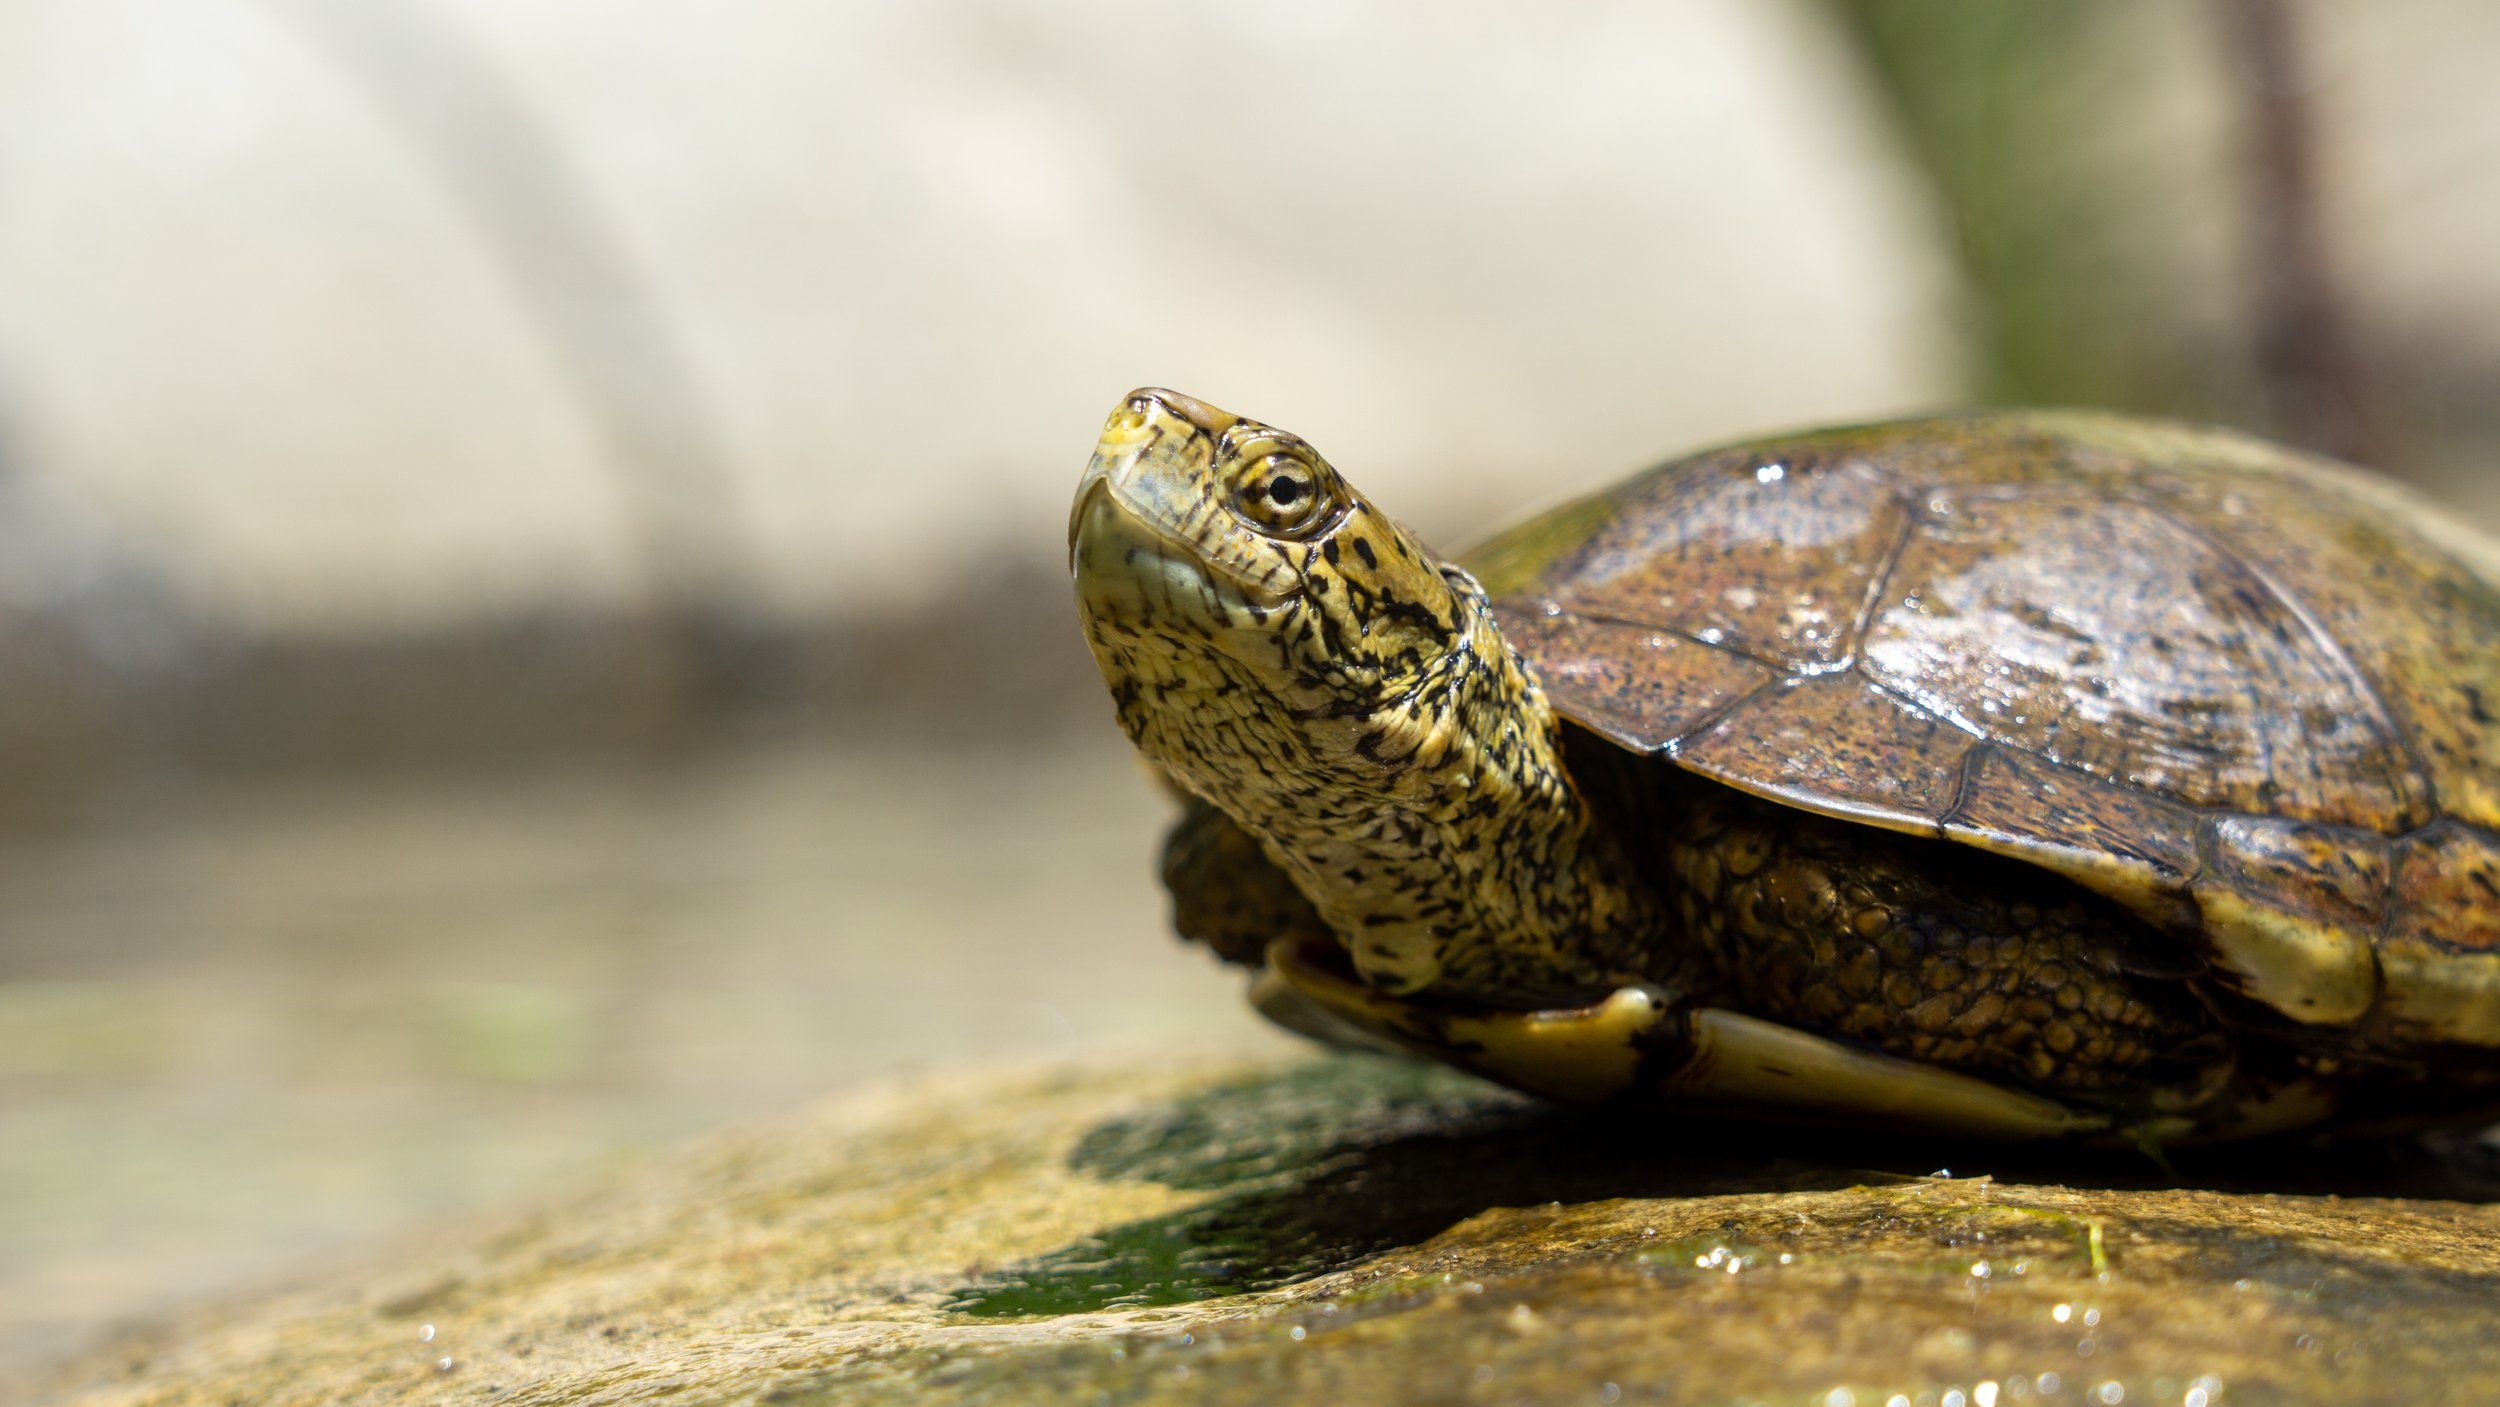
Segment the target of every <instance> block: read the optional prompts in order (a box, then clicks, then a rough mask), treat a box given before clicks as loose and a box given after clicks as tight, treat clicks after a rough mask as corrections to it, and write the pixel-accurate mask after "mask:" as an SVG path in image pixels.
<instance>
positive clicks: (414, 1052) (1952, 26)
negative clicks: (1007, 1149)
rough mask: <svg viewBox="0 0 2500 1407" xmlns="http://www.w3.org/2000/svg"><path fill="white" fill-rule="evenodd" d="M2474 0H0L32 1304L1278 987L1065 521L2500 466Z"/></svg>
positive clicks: (1466, 527)
mask: <svg viewBox="0 0 2500 1407" xmlns="http://www.w3.org/2000/svg"><path fill="white" fill-rule="evenodd" d="M2495 58H2500V7H2493V6H2490V5H2487V4H2483V3H2479V0H2376V2H2375V3H2372V4H2369V5H2352V4H2329V3H2325V0H2209V2H2200V3H2181V0H2102V3H2096V4H2092V5H2076V4H2071V3H2066V2H2065V0H2002V3H1996V4H1988V5H1975V4H1967V3H1957V0H1654V3H1646V4H1639V3H1602V0H1601V2H1599V3H1585V4H1579V5H1570V6H1560V7H1557V6H1550V5H1548V6H1534V7H1531V6H1521V5H1505V4H1493V3H1485V2H1484V0H1441V2H1440V3H1435V4H1425V3H1421V0H1404V2H1403V3H1392V2H1391V0H1370V2H1369V3H1362V2H1360V0H1349V3H1339V4H1330V3H1322V0H1232V3H1218V0H1174V3H1167V4H1162V5H1157V6H1154V7H1152V8H1151V9H1148V8H1145V7H1141V6H1136V5H1133V4H1115V3H1111V0H1051V2H1050V3H1040V2H1039V0H911V3H904V0H840V3H798V0H712V2H711V3H707V4H700V5H697V4H690V3H659V0H634V3H627V2H626V0H519V3H515V2H514V0H492V2H490V0H173V3H167V0H0V1371H6V1370H9V1369H13V1368H19V1367H24V1366H27V1365H29V1364H31V1363H33V1362H35V1361H37V1360H39V1359H41V1358H45V1357H49V1356H52V1355H53V1354H56V1353H60V1352H65V1351H67V1350H69V1349H71V1348H74V1347H75V1346H76V1345H77V1344H78V1343H79V1342H80V1341H81V1340H83V1339H84V1338H86V1337H88V1336H91V1335H92V1334H94V1333H96V1332H98V1331H99V1330H100V1329H102V1328H103V1327H105V1326H108V1325H110V1324H112V1323H115V1322H118V1321H121V1320H125V1319H128V1318H130V1317H132V1316H137V1315H144V1314H147V1313H149V1312H151V1311H155V1310H158V1309H161V1308H163V1307H164V1306H166V1305H168V1304H169V1303H172V1302H174V1301H176V1300H179V1299H184V1298H193V1297H197V1296H200V1295H203V1294H207V1293H212V1292H214V1291H216V1290H218V1289H219V1288H221V1287H226V1286H232V1285H237V1284H242V1283H248V1282H251V1281H255V1280H259V1279H263V1278H265V1277H268V1276H272V1275H279V1274H283V1273H285V1272H286V1271H287V1269H288V1267H290V1266H294V1265H299V1264H301V1263H302V1261H303V1259H304V1258H305V1257H307V1256H311V1255H317V1254H319V1253H321V1252H322V1251H324V1250H325V1249H327V1248H334V1247H339V1246H343V1245H348V1244H352V1243H354V1242H357V1241H363V1240H370V1239H373V1238H375V1237H377V1236H381V1235H384V1234H387V1233H390V1232H392V1231H395V1230H399V1229H403V1228H406V1227H409V1226H412V1225H417V1224H421V1223H422V1221H423V1220H424V1219H425V1218H427V1217H431V1216H438V1215H441V1214H443V1213H445V1212H448V1211H452V1210H456V1209H459V1208H463V1207H469V1206H475V1205H480V1204H483V1203H486V1202H489V1201H494V1200H501V1199H507V1198H510V1197H513V1196H515V1195H520V1194H524V1193H526V1192H528V1191H529V1190H531V1189H534V1188H541V1187H544V1186H546V1185H548V1184H549V1183H550V1181H551V1180H560V1179H562V1178H565V1177H567V1176H570V1175H573V1174H577V1173H579V1172H581V1171H583V1170H585V1169H589V1168H592V1167H596V1166H598V1165H600V1164H602V1163H605V1162H608V1161H611V1160H614V1159H618V1158H623V1157H632V1156H635V1154H636V1153H637V1151H638V1150H643V1149H647V1148H650V1147H652V1146H654V1145H655V1144H657V1143H658V1142H660V1141H662V1140H666V1139H669V1138H672V1137H675V1136H678V1135H681V1134H683V1133H685V1132H687V1131H689V1130H693V1129H698V1128H702V1127H705V1126H708V1125H714V1124H718V1123H720V1122H723V1121H726V1120H735V1119H740V1118H751V1117H759V1116H762V1115H764V1114H767V1113H769V1112H770V1111H773V1110H775V1109H779V1108H783V1107H786V1106H789V1105H792V1104H795V1103H797V1102H800V1101H803V1100H805V1099H808V1098H811V1097H813V1096H816V1095H818V1094H821V1093H823V1092H824V1091H827V1090H829V1089H838V1088H840V1087H842V1086H843V1085H845V1084H846V1083H848V1082H851V1081H855V1080H857V1079H859V1078H861V1077H863V1076H866V1075H870V1074H873V1073H879V1072H885V1071H891V1070H897V1069H904V1068H910V1067H915V1066H925V1065H928V1064H932V1063H943V1062H958V1061H967V1060H976V1059H985V1058H986V1059H1009V1060H1018V1059H1032V1060H1038V1059H1044V1058H1048V1057H1050V1056H1052V1055H1054V1054H1058V1053H1064V1052H1066V1051H1068V1050H1071V1049H1075V1048H1079V1047H1084V1048H1100V1047H1104V1046H1116V1045H1120V1044H1123V1043H1125V1044H1128V1045H1129V1046H1131V1047H1133V1048H1134V1047H1142V1046H1145V1045H1148V1044H1150V1043H1154V1042H1166V1043H1172V1042H1181V1043H1191V1044H1217V1043H1230V1042H1240V1041H1245V1040H1251V1039H1256V1038H1257V1037H1256V1036H1255V1034H1254V1032H1253V1030H1252V1026H1251V1021H1250V1018H1249V1017H1248V1016H1247V1014H1246V1013H1245V1012H1244V1011H1243V1010H1242V1009H1241V1008H1240V1003H1239V1000H1238V993H1237V990H1236V989H1237V982H1236V980H1235V979H1234V978H1233V977H1231V976H1229V975H1227V974H1224V973H1221V972H1219V971H1217V970H1215V969H1214V967H1213V966H1212V964H1210V963H1208V962H1206V961H1204V960H1202V959H1201V958H1200V957H1198V956H1197V955H1194V954H1190V953H1186V952H1183V951H1180V950H1179V949H1178V948H1177V947H1175V946H1174V945H1173V944H1172V943H1171V942H1170V940H1168V939H1167V938H1166V937H1165V936H1164V934H1163V929H1162V914H1161V903H1160V899H1159V897H1158V895H1157V893H1156V891H1155V889H1154V887H1153V883H1152V878H1151V873H1152V866H1151V857H1152V853H1153V848H1154V845H1155V836H1156V832H1157V829H1158V827H1159V825H1160V824H1161V820H1162V816H1163V806H1162V803H1161V802H1160V801H1159V800H1158V798H1157V797H1156V796H1155V795H1154V794H1153V793H1152V792H1151V791H1150V789H1149V788H1148V787H1147V786H1146V785H1145V784H1144V782H1143V781H1142V779H1141V777H1140V776H1139V774H1138V772H1137V770H1136V769H1135V768H1134V766H1133V765H1132V764H1131V763H1130V762H1129V760H1128V757H1127V753H1126V749H1125V745H1124V744H1123V743H1122V742H1121V741H1120V739H1119V738H1118V737H1117V735H1116V732H1115V730H1114V729H1113V727H1112V725H1111V722H1110V717H1109V709H1108V706H1107V701H1106V700H1105V698H1104V697H1103V696H1102V694H1101V688H1100V684H1099V682H1098V681H1097V679H1096V678H1095V676H1094V673H1093V669H1092V665H1091V662H1090V661H1089V660H1088V659H1087V658H1086V656H1085V653H1084V650H1083V647H1082V645H1081V643H1080V641H1079V639H1078V636H1077V634H1076V631H1075V627H1074V622H1073V610H1072V607H1071V604H1070V602H1069V599H1068V592H1067V589H1066V587H1065V584H1064V577H1063V572H1064V523H1065V513H1066V502H1067V498H1066V496H1067V494H1068V491H1069V490H1070V488H1071V487H1072V485H1073V483H1074V481H1075V478H1076V475H1077V472H1078V470H1079V469H1080V468H1081V467H1082V466H1083V463H1084V460H1085V457H1086V453H1087V450H1088V448H1089V447H1090V445H1091V443H1092V440H1093V436H1094V432H1095V429H1096V427H1097V425H1098V424H1099V422H1100V419H1101V417H1102V416H1103V415H1104V414H1105V413H1106V412H1107V411H1108V410H1109V409H1110V408H1111V406H1112V405H1113V404H1114V402H1115V401H1116V400H1117V398H1118V397H1119V396H1120V394H1121V393H1122V392H1124V391H1126V390H1127V389H1128V388H1129V387H1131V386H1133V385H1137V384H1140V383H1150V382H1151V383H1162V384H1169V385H1173V386H1177V387H1180V388H1183V389H1186V390H1189V391H1191V392H1194V393H1196V394H1199V395H1203V396H1206V397H1208V398H1210V399H1212V400H1215V401H1216V402H1218V403H1219V404H1222V405H1224V406H1226V407H1229V408H1232V409H1236V410H1239V411H1242V412H1245V413H1248V414H1251V415H1255V416H1258V417H1260V418H1263V419H1267V420H1271V421H1274V422H1276V423H1278V424H1282V425H1285V426H1287V427H1290V428H1292V429H1295V430H1297V431H1299V432H1301V433H1303V434H1305V435H1307V436H1309V437H1310V438H1311V439H1312V440H1313V441H1314V442H1315V443H1317V444H1318V445H1319V446H1320V447H1321V448H1322V449H1323V451H1324V452H1326V453H1327V454H1328V455H1329V456H1330V457H1331V458H1332V459H1333V460H1334V461H1335V462H1336V463H1337V464H1338V465H1339V466H1340V467H1342V468H1344V469H1345V470H1347V471H1348V473H1349V474H1350V475H1352V476H1353V477H1354V478H1355V479H1356V480H1357V481H1358V482H1360V483H1361V484H1363V485H1364V486H1365V487H1366V489H1367V490H1369V491H1370V492H1371V493H1372V494H1373V495H1374V496H1375V497H1377V498H1378V499H1380V500H1382V501H1383V502H1384V503H1386V504H1387V505H1389V506H1390V507H1391V508H1392V510H1393V511H1398V512H1400V513H1402V514H1403V515H1404V516H1406V517H1407V518H1408V519H1409V521H1411V522H1413V523H1414V524H1415V525H1416V526H1417V527H1419V528H1420V529H1422V530H1423V531H1424V532H1425V534H1426V535H1427V536H1428V537H1431V538H1433V539H1434V540H1436V541H1440V542H1443V543H1446V544H1450V545H1459V544H1463V543H1464V542H1465V541H1466V540H1467V539H1469V538H1471V537H1474V536H1477V535H1480V534H1481V533H1483V532H1485V531H1487V530H1489V529H1490V528H1492V527H1494V526H1496V525H1498V524H1499V523H1500V522H1502V521H1504V520H1506V519H1508V518H1512V517H1515V516H1518V515H1520V514H1522V513H1525V512H1528V511H1531V510H1533V509H1535V508H1537V507H1539V506H1541V505H1545V504H1549V503H1551V502H1553V501H1555V500H1556V499H1559V498H1561V497H1564V496H1566V495H1569V494H1571V493H1573V492H1575V491H1579V490H1584V489H1587V488H1590V487H1593V486H1596V485H1599V484H1602V483H1604V482H1607V481H1609V480H1612V479H1614V478H1617V477H1619V476H1621V475H1622V474H1624V473H1626V472H1628V471H1630V470H1633V469H1635V468H1637V467H1639V466H1641V465H1642V464H1644V463H1645V462H1649V461H1652V460H1654V459H1656V458H1658V457H1661V456H1662V455H1664V454H1666V453H1668V452H1671V451H1675V450H1680V449H1685V448H1690V447H1694V446H1696V445H1699V444H1701V443H1703V442H1707V441H1711V440H1716V439H1724V438H1730V437H1735V436H1742V435H1749V434H1753V433H1757V432H1763V431H1768V430H1773V429H1777V428H1782V427H1787V426H1794V425H1798V424H1803V423H1811V422H1831V421H1846V420H1852V419H1864V418H1869V417H1876V416H1884V415H1891V414H1896V413H1901V412H1907V411H1913V410H1917V409H1920V408H1927V407H1938V406H1945V405H1955V404H1965V403H1975V402H2057V403H2079V404H2091V405H2104V406H2114V407H2120V408H2125V409H2131V410H2139V411H2148V412H2157V413H2164V414H2173V415H2182V416H2188V417H2193V418H2197V419H2203V420H2213V421H2220V422H2224V423H2229V424H2235V425H2240V426H2244V427H2248V428H2252V429H2257V430H2261V431H2264V432H2266V433H2269V434H2272V435H2275V436H2278V437H2281V438H2285V439H2289V440H2292V441H2295V442H2299V443H2303V444H2307V445H2311V446H2314V447H2318V448H2322V449H2326V450H2329V451H2331V452H2335V453H2339V454H2344V455H2348V456H2351V457H2355V458H2359V459H2361V460H2363V461H2365V462H2368V463H2371V464H2375V465H2378V466H2381V467H2383V468H2385V469H2387V470H2389V471H2390V472H2392V473H2395V474H2398V475H2400V476H2403V477H2405V478H2408V479H2410V480H2413V481H2414V482H2416V483H2418V484H2420V485H2421V486H2423V487H2424V488H2426V489H2427V490H2428V491H2430V492H2432V493H2434V494H2436V495H2439V496H2441V497H2443V498H2445V499H2447V500H2448V501H2449V502H2450V503H2452V504H2453V505H2454V506H2455V507H2456V508H2457V509H2458V510H2459V511H2460V512H2461V513H2462V514H2464V515H2466V516H2468V517H2470V518H2475V519H2479V520H2480V521H2482V522H2483V523H2485V524H2486V525H2490V524H2493V523H2495V522H2500V477H2495V476H2494V475H2493V474H2492V473H2491V472H2490V468H2489V466H2492V465H2494V464H2500V455H2495V452H2494V451H2495V441H2500V395H2495V391H2500V259H2495V258H2494V257H2493V251H2494V250H2495V249H2500V85H2494V84H2492V83H2491V82H2490V81H2489V78H2488V75H2489V73H2490V70H2491V67H2492V64H2493V62H2494V60H2495Z"/></svg>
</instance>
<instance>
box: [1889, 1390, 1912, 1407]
mask: <svg viewBox="0 0 2500 1407" xmlns="http://www.w3.org/2000/svg"><path fill="white" fill-rule="evenodd" d="M1884 1407H1910V1395H1909V1394H1908V1393H1906V1392H1896V1393H1894V1394H1893V1395H1892V1396H1890V1397H1887V1398H1885V1399H1884Z"/></svg>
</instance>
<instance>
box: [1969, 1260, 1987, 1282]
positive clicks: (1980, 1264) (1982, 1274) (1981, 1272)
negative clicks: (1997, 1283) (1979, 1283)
mask: <svg viewBox="0 0 2500 1407" xmlns="http://www.w3.org/2000/svg"><path fill="white" fill-rule="evenodd" d="M1970 1273H1971V1278H1972V1279H1974V1280H1985V1279H1987V1278H1988V1275H1989V1270H1988V1263H1987V1262H1986V1261H1984V1260H1978V1261H1972V1262H1971V1267H1970Z"/></svg>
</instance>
